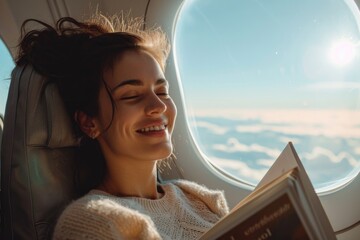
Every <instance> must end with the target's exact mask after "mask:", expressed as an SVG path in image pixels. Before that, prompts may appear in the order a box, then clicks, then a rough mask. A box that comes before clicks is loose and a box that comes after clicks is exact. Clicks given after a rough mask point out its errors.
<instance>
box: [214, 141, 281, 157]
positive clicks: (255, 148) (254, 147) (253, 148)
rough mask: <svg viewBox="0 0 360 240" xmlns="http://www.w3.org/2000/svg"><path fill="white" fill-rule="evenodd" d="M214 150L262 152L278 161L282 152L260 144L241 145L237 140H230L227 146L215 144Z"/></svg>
mask: <svg viewBox="0 0 360 240" xmlns="http://www.w3.org/2000/svg"><path fill="white" fill-rule="evenodd" d="M213 149H214V150H217V151H222V152H228V153H233V152H260V153H265V154H266V155H268V156H270V157H271V158H274V159H276V158H277V157H278V156H279V155H280V153H281V151H280V150H278V149H273V148H268V147H264V146H261V145H259V144H251V145H245V144H242V143H240V142H239V141H238V140H237V139H236V138H229V139H228V140H227V143H226V144H214V145H213Z"/></svg>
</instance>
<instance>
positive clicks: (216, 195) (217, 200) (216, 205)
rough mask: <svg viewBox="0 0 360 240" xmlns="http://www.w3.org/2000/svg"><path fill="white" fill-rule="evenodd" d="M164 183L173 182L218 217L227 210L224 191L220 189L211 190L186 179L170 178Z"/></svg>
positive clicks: (223, 214)
mask: <svg viewBox="0 0 360 240" xmlns="http://www.w3.org/2000/svg"><path fill="white" fill-rule="evenodd" d="M165 184H173V185H174V186H176V187H178V188H179V189H181V190H182V191H183V192H186V193H188V194H191V195H193V196H195V197H196V198H198V199H200V200H201V201H202V202H204V203H205V204H206V205H207V206H208V207H209V208H210V209H211V210H212V211H213V212H214V213H216V214H217V215H219V216H220V217H222V216H225V215H226V214H227V213H228V212H229V207H228V205H227V202H226V199H225V196H224V192H223V191H221V190H212V189H209V188H207V187H206V186H204V185H200V184H198V183H196V182H192V181H188V180H172V181H169V182H165Z"/></svg>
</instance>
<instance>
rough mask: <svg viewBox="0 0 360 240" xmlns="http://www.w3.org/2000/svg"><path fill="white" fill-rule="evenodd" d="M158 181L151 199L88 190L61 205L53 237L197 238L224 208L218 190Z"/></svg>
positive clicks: (223, 213) (221, 194)
mask: <svg viewBox="0 0 360 240" xmlns="http://www.w3.org/2000/svg"><path fill="white" fill-rule="evenodd" d="M160 186H161V188H162V189H163V191H164V195H163V197H162V198H160V199H157V200H150V199H145V198H137V197H116V196H113V195H110V194H108V193H105V192H103V191H99V190H92V191H90V192H89V193H88V194H87V195H85V196H84V197H82V198H80V199H78V200H76V201H75V202H73V203H71V204H70V205H69V206H68V207H67V208H66V209H65V211H64V212H63V213H62V215H61V216H60V218H59V220H58V222H57V225H56V227H55V231H54V235H53V239H55V240H60V239H61V240H65V239H66V240H70V239H77V240H78V239H79V240H80V239H186V240H191V239H198V238H199V237H200V236H201V235H202V234H203V233H204V232H205V231H206V230H208V229H209V228H210V227H211V226H213V224H214V223H215V222H217V221H218V220H219V219H220V218H221V217H223V216H224V215H226V214H227V213H228V211H229V209H228V206H227V203H226V201H225V198H224V195H223V193H222V192H221V191H212V190H209V189H207V188H205V187H204V186H200V185H198V184H196V183H193V182H188V181H184V180H177V181H173V182H167V183H163V184H161V185H160Z"/></svg>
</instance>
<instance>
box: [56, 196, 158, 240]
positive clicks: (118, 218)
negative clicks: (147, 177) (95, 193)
mask: <svg viewBox="0 0 360 240" xmlns="http://www.w3.org/2000/svg"><path fill="white" fill-rule="evenodd" d="M53 239H54V240H65V239H66V240H72V239H74V240H75V239H77V240H81V239H101V240H103V239H104V240H110V239H161V237H160V235H159V234H158V232H157V230H156V228H155V226H154V223H153V222H152V221H151V219H150V218H149V217H147V216H145V215H143V214H141V213H138V212H136V211H134V210H131V209H128V208H126V207H123V206H121V205H119V204H118V203H115V202H113V201H112V200H110V199H106V198H105V199H102V198H100V199H91V200H89V199H88V198H83V199H81V200H78V201H75V202H74V203H73V204H71V205H70V206H68V207H67V208H66V209H65V211H64V212H63V213H62V215H61V216H60V218H59V220H58V222H57V224H56V227H55V231H54V234H53Z"/></svg>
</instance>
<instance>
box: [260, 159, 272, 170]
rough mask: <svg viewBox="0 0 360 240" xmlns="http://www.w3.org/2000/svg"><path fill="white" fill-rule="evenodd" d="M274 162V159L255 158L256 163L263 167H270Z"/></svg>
mask: <svg viewBox="0 0 360 240" xmlns="http://www.w3.org/2000/svg"><path fill="white" fill-rule="evenodd" d="M274 162H275V159H258V160H256V163H257V164H258V165H259V166H264V167H268V168H270V167H271V166H272V165H273V163H274Z"/></svg>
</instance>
